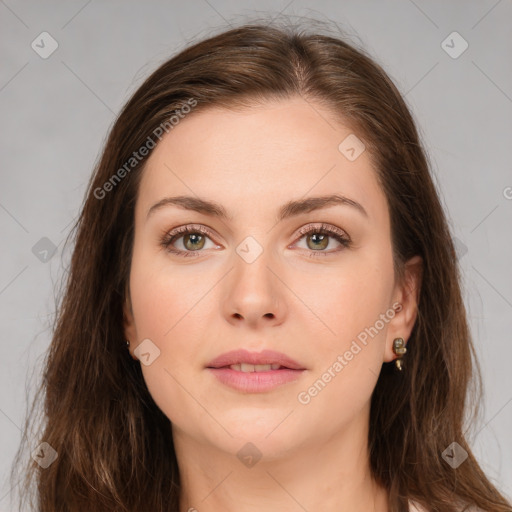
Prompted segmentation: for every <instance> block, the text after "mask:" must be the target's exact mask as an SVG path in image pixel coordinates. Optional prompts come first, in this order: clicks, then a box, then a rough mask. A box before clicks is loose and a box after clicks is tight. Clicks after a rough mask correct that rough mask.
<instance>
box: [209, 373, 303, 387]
mask: <svg viewBox="0 0 512 512" xmlns="http://www.w3.org/2000/svg"><path fill="white" fill-rule="evenodd" d="M207 370H209V371H210V372H211V373H213V375H215V377H217V379H219V380H220V381H221V382H222V383H223V384H226V385H227V386H229V387H231V388H234V389H237V390H238V391H243V392H246V393H261V392H264V391H270V390H272V389H275V388H277V387H279V386H282V385H283V384H286V383H288V382H293V381H294V380H297V379H298V378H299V377H300V376H301V375H302V372H304V370H290V369H289V368H287V369H282V370H269V371H267V372H239V371H236V370H232V369H231V368H207Z"/></svg>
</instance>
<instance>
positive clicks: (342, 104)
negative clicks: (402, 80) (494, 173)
mask: <svg viewBox="0 0 512 512" xmlns="http://www.w3.org/2000/svg"><path fill="white" fill-rule="evenodd" d="M75 229H76V238H75V248H74V253H73V257H72V262H71V268H70V271H69V275H68V278H67V287H66V291H65V295H64V297H63V300H62V303H61V304H60V309H59V317H58V321H57V324H56V328H55V332H54V337H53V341H52V344H51V347H50V351H49V354H48V359H47V365H46V371H45V374H44V386H43V389H42V391H44V392H45V421H44V429H43V430H42V435H41V436H40V438H39V443H41V444H40V446H38V451H36V452H35V456H33V459H34V462H33V463H32V466H31V468H30V472H29V473H28V476H27V486H28V485H29V484H30V478H32V477H33V476H35V477H36V480H37V493H36V498H35V499H36V507H37V510H39V511H41V512H49V511H57V510H66V511H73V512H74V511H81V510H94V511H96V512H99V511H107V510H108V511H113V510H115V511H118V510H119V511H121V510H122V511H180V512H183V511H187V510H189V511H192V510H197V511H199V512H203V511H204V512H207V511H217V510H218V511H220V510H222V511H225V510H235V509H236V510H237V511H253V510H269V511H270V510H290V511H292V510H308V511H313V510H332V511H334V510H336V511H339V510H347V511H351V512H354V511H355V512H358V511H369V510H372V511H379V512H385V511H407V510H416V511H443V512H451V511H459V510H489V511H491V510H492V511H493V512H497V511H511V510H512V508H511V506H510V504H509V503H508V502H507V501H506V499H505V498H504V497H503V496H502V495H501V494H500V493H499V492H498V490H497V489H496V488H495V487H494V486H493V485H492V483H491V482H490V481H489V479H488V478H487V477H486V476H485V475H484V473H483V471H482V470H481V468H480V466H479V464H478V462H477V461H476V460H475V458H474V456H473V454H472V453H471V449H470V447H469V446H468V444H467V442H466V440H465V437H464V431H463V418H464V414H465V411H466V394H467V390H468V386H469V384H470V382H471V377H472V375H473V371H474V369H475V370H477V369H478V367H477V366H476V364H475V363H473V362H472V355H474V352H473V346H472V342H471V338H470V333H469V331H468V324H467V319H466V313H465V309H464V304H463V300H462V298H461V292H460V286H459V275H458V270H457V264H456V256H455V251H454V247H453V244H452V239H451V236H450V232H449V229H448V226H447V222H446V218H445V214H444V212H443V209H442V206H441V204H440V201H439V198H438V194H437V191H436V189H435V187H434V185H433V182H432V179H431V176H430V174H429V168H428V163H427V160H426V156H425V153H424V150H423V149H422V146H421V144H420V142H419V139H418V135H417V131H416V128H415V124H414V122H413V119H412V117H411V115H410V113H409V111H408V109H407V106H406V104H405V102H404V100H403V99H402V97H401V96H400V93H399V92H398V91H397V89H396V87H395V86H394V85H393V83H392V81H391V80H390V79H389V77H388V76H387V75H386V74H385V72H384V71H383V70H382V69H381V68H380V67H379V66H378V65H377V64H376V63H375V62H374V61H373V60H372V59H371V58H370V57H369V56H368V55H366V54H365V53H364V51H362V50H358V49H356V48H354V47H353V46H351V45H350V44H348V43H347V42H345V41H343V40H340V39H339V38H336V37H333V36H331V35H321V34H318V33H313V34H310V33H308V32H307V31H301V30H299V29H293V28H277V27H276V26H273V25H244V26H241V27H238V28H235V29H232V30H229V31H227V32H224V33H221V34H219V35H217V36H215V37H211V38H210V39H207V40H204V41H201V42H198V43H196V44H194V45H193V46H190V47H188V48H186V49H185V50H183V51H182V52H181V53H179V54H178V55H176V56H175V57H173V58H172V59H170V60H169V61H168V62H165V63H164V64H163V65H162V66H160V67H159V68H158V69H157V70H156V71H155V72H154V73H153V74H152V75H151V76H150V77H149V78H148V79H147V80H146V81H145V82H144V83H143V84H142V86H141V87H140V88H139V89H138V90H137V91H136V92H135V94H134V95H133V97H132V98H131V99H130V100H129V101H128V103H127V105H126V106H125V107H124V109H123V110H122V112H121V114H120V116H119V117H118V119H117V120H116V122H115V124H114V126H113V128H112V130H111V133H110V136H109V138H108V140H107V142H106V145H105V149H104V152H103V155H102V158H101V160H100V162H99V164H98V166H97V168H96V170H95V173H94V175H93V177H92V179H91V182H90V186H89V191H88V194H87V197H86V200H85V203H84V205H83V209H82V212H81V215H80V218H79V220H78V222H77V224H76V226H75ZM473 365H474V369H473ZM478 375H479V374H478V372H477V373H476V376H478ZM38 457H39V460H38Z"/></svg>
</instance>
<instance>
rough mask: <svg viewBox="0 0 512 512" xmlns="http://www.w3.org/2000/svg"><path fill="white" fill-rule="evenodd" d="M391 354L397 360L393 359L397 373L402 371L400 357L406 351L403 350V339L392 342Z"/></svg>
mask: <svg viewBox="0 0 512 512" xmlns="http://www.w3.org/2000/svg"><path fill="white" fill-rule="evenodd" d="M393 352H394V353H395V354H396V355H397V356H398V358H397V359H395V366H396V368H397V369H398V370H399V371H402V368H403V361H402V357H403V356H404V354H405V353H406V352H407V349H406V348H405V341H404V339H403V338H395V339H394V340H393Z"/></svg>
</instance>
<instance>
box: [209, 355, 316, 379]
mask: <svg viewBox="0 0 512 512" xmlns="http://www.w3.org/2000/svg"><path fill="white" fill-rule="evenodd" d="M206 367H207V368H212V369H219V368H230V369H231V370H234V371H238V372H244V373H251V372H269V371H274V370H282V369H285V370H305V369H306V368H304V367H303V366H302V365H301V364H300V363H298V362H297V361H294V360H293V359H292V358H291V357H289V356H287V355H286V354H283V353H282V352H275V351H274V350H263V351H262V352H249V351H248V350H244V349H239V350H232V351H231V352H225V353H224V354H221V355H220V356H218V357H216V358H215V359H213V360H212V361H210V362H209V363H208V364H207V366H206Z"/></svg>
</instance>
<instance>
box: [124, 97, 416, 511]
mask: <svg viewBox="0 0 512 512" xmlns="http://www.w3.org/2000/svg"><path fill="white" fill-rule="evenodd" d="M351 133H352V131H351V130H350V129H349V128H348V127H346V126H344V125H342V124H341V123H339V122H336V121H335V120H334V117H333V115H332V113H330V112H329V111H327V110H325V109H324V108H322V107H321V106H320V105H318V104H315V103H312V102H306V101H304V100H303V99H301V98H293V99H288V100H280V101H278V102H275V101H273V102H271V101H269V102H267V103H265V104H260V105H257V106H254V107H251V108H248V109H244V110H240V111H237V112H233V111H227V110H221V109H208V110H205V111H203V112H199V113H195V114H190V115H189V116H188V117H186V118H185V119H184V120H182V121H181V122H180V124H179V125H177V126H176V127H175V128H174V129H173V130H172V131H171V132H169V133H168V134H167V135H166V136H165V137H164V138H163V140H162V141H161V143H160V144H159V145H158V146H157V147H156V148H155V150H154V151H153V153H152V154H151V156H150V158H149V160H148V162H147V166H146V168H145V170H144V174H143V178H142V181H141V184H140V190H139V196H138V199H137V204H136V211H135V239H134V250H133V259H132V265H131V273H130V283H129V284H130V297H129V298H128V299H127V302H126V307H125V333H126V337H127V339H128V340H130V342H131V344H130V351H131V352H132V356H133V350H134V349H135V348H136V347H137V345H138V344H139V343H140V342H141V341H142V340H144V339H146V338H149V339H150V340H151V341H152V343H154V345H156V346H157V347H158V349H159V350H160V355H159V357H157V358H156V359H155V360H154V361H153V362H152V363H151V364H150V365H148V366H145V365H142V370H143V375H144V379H145V382H146V384H147V386H148V389H149V391H150V393H151V395H152V397H153V399H154V400H155V402H156V404H157V405H158V406H159V407H160V408H161V410H162V411H163V412H164V414H165V415H166V416H167V417H168V418H169V419H170V420H171V422H172V435H173V439H174V444H175V449H176V454H177V458H178V464H179V468H180V475H181V483H182V497H181V503H180V510H181V511H187V510H189V509H190V508H191V507H194V508H195V509H197V510H198V511H199V512H208V511H218V510H224V511H235V510H236V511H237V512H241V511H244V512H252V511H261V510H268V511H277V510H279V511H281V510H288V511H302V510H304V509H306V510H324V511H337V512H339V511H340V510H342V511H352V512H358V511H368V510H375V511H382V512H385V511H388V507H387V504H386V500H387V493H386V491H385V489H383V488H382V487H380V486H379V485H377V484H376V483H375V482H374V481H372V478H371V475H370V469H369V463H368V450H367V436H368V424H369V411H370V398H371V394H372V391H373V389H374V387H375V385H376V382H377V377H378V375H379V372H380V369H381V366H382V364H383V363H384V362H389V361H392V360H393V359H395V358H396V355H395V354H394V353H393V351H392V343H393V339H394V338H397V337H402V338H404V340H406V341H407V339H408V337H409V335H410V333H411V330H412V328H413V325H414V322H415V319H416V313H417V301H418V294H419V286H420V276H421V260H420V259H419V257H415V258H413V259H411V260H410V261H409V262H407V265H406V279H405V281H404V282H403V283H398V282H396V280H395V277H394V274H393V260H392V247H391V233H390V219H389V213H388V207H387V201H386V197H385V195H384V193H383V191H382V190H381V189H380V188H379V186H378V183H377V179H376V174H375V171H374V169H373V168H372V162H371V160H370V157H369V153H368V152H367V151H364V152H363V153H362V154H361V155H360V156H359V157H358V158H357V159H356V160H355V161H349V160H348V159H347V158H346V157H345V156H344V155H343V154H342V153H341V152H340V151H339V150H338V145H339V144H340V142H341V141H343V140H344V139H345V137H347V136H348V135H349V134H351ZM332 193H338V194H343V195H345V196H347V197H349V198H351V199H353V200H355V201H357V202H359V203H360V204H362V205H363V207H364V208H365V210H366V212H367V214H368V217H365V216H364V215H362V214H361V213H359V212H358V211H357V210H356V209H355V208H352V207H350V206H342V205H334V206H330V207H327V208H324V209H321V210H316V211H312V212H309V213H302V214H300V215H298V216H296V217H291V218H288V219H286V220H283V221H282V222H279V223H277V224H276V222H275V216H276V213H277V211H278V209H279V208H280V207H281V206H282V205H283V204H284V203H286V202H287V201H290V200H294V199H303V198H304V197H310V196H322V195H329V194H332ZM177 195H192V196H196V197H200V198H204V199H208V200H214V201H216V202H217V203H220V204H221V205H222V206H223V207H224V208H225V209H226V210H227V212H228V214H229V215H230V216H231V219H230V220H221V219H218V218H216V217H213V216H210V215H206V214H203V213H198V212H194V211H187V210H185V209H182V208H180V207H177V206H167V207H164V208H161V209H158V210H156V211H154V212H153V213H152V214H151V215H150V216H149V218H147V213H148V210H149V209H150V207H151V206H152V205H153V204H155V203H157V202H158V201H160V200H161V199H162V198H164V197H166V196H177ZM322 222H323V223H326V224H329V225H332V226H336V227H338V228H339V229H341V230H344V232H346V233H347V234H348V235H349V236H350V238H351V240H352V245H351V246H350V247H343V246H341V244H340V243H339V242H337V241H336V239H335V238H333V237H331V238H330V241H329V245H328V247H324V246H322V247H323V248H320V249H318V248H316V247H317V246H315V244H314V243H312V242H314V241H312V240H311V235H305V236H303V235H300V234H299V235H297V230H298V229H299V228H301V227H303V226H306V225H308V224H311V223H314V224H316V223H322ZM188 224H199V225H202V226H206V227H207V228H209V229H210V231H211V236H209V235H207V239H206V242H205V245H204V246H202V248H200V249H199V252H198V251H192V250H190V249H189V248H187V246H185V245H184V243H185V239H184V238H183V236H181V238H177V239H175V241H174V243H173V244H174V247H175V248H176V249H181V250H183V251H187V250H188V252H195V253H196V255H195V256H193V257H180V256H178V255H174V254H172V253H169V252H167V251H166V250H165V249H164V248H163V247H162V246H161V244H160V242H161V239H162V237H163V235H164V234H165V233H166V232H169V231H170V230H171V229H173V228H175V227H179V226H183V225H188ZM179 236H180V235H178V237H179ZM247 236H252V237H253V238H254V239H256V240H257V242H258V243H259V244H260V246H261V248H262V250H263V252H262V253H261V255H260V256H259V257H258V258H257V259H256V260H255V261H254V262H252V263H248V262H247V261H245V260H244V259H243V258H241V257H240V256H239V255H238V253H237V252H236V249H237V246H238V245H239V244H240V243H241V242H242V241H243V240H244V239H245V238H246V237H247ZM308 240H309V242H308ZM194 243H195V244H196V245H195V246H194V245H193V244H194ZM317 243H318V242H317ZM200 245H201V244H198V242H197V241H193V242H192V245H190V242H189V245H188V247H192V248H194V247H197V246H200ZM315 251H316V252H319V251H320V252H322V251H323V252H326V253H329V254H328V255H326V256H322V255H319V256H316V257H314V255H313V256H312V253H314V252H315ZM335 251H337V252H335ZM395 302H398V303H400V304H401V309H400V310H399V311H398V312H396V314H395V315H394V316H393V317H392V319H391V320H389V321H388V322H386V323H385V325H384V328H382V329H381V330H380V331H379V332H378V335H376V336H374V337H373V338H369V342H368V343H367V345H366V346H364V348H362V350H361V351H360V352H359V353H357V355H355V356H354V357H353V359H352V360H351V361H349V362H348V364H347V365H346V366H345V367H344V368H343V370H342V371H341V372H340V373H339V374H337V376H336V377H335V378H332V379H331V381H330V382H329V383H328V384H327V385H326V386H325V387H324V389H323V390H322V391H321V392H320V393H318V394H317V395H316V396H315V397H314V398H312V399H311V401H310V402H309V403H308V404H302V403H300V402H299V401H298V399H297V396H298V394H299V393H300V392H302V391H305V390H306V391H307V389H308V388H309V387H310V386H311V385H312V384H313V383H314V382H315V381H316V380H317V379H319V378H320V377H321V376H322V374H324V372H325V371H326V370H327V368H329V367H332V365H333V363H334V362H335V361H336V358H337V357H338V355H340V354H341V355H343V354H344V353H345V352H346V351H347V350H348V349H349V348H350V346H351V343H352V341H353V340H355V339H356V337H357V335H358V334H359V333H361V331H364V329H365V328H366V327H370V326H373V325H374V324H375V322H376V320H378V319H379V315H381V314H384V313H386V312H389V311H390V309H393V306H392V305H393V303H395ZM360 345H361V344H360ZM361 346H363V345H361ZM237 348H246V349H247V350H250V351H257V352H259V351H261V350H263V349H266V348H269V349H273V350H277V351H280V352H284V353H285V354H287V355H288V356H290V357H292V358H293V359H295V360H296V361H298V362H300V363H301V364H302V365H303V366H304V367H306V371H305V372H303V374H302V376H301V377H300V378H299V380H297V381H295V382H290V383H287V384H285V385H283V386H281V387H278V388H277V389H274V390H272V391H268V392H264V393H242V392H239V391H235V390H233V389H231V388H228V387H227V386H225V385H224V384H222V383H221V382H219V381H218V380H217V379H216V378H215V377H214V376H212V375H211V374H210V372H208V371H207V370H206V369H205V366H206V365H207V363H208V362H209V361H211V360H212V359H213V358H214V357H216V356H218V355H220V354H222V353H224V352H227V351H229V350H233V349H237ZM247 442H251V443H253V444H254V445H255V446H256V447H257V448H258V450H259V452H261V454H262V458H261V459H260V460H259V461H258V462H257V463H256V465H254V466H253V467H247V466H245V465H244V464H242V462H241V461H240V460H239V458H238V457H237V456H236V454H237V452H238V451H239V450H240V449H241V448H242V447H243V446H244V445H245V444H246V443H247ZM162 456H164V454H162Z"/></svg>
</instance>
